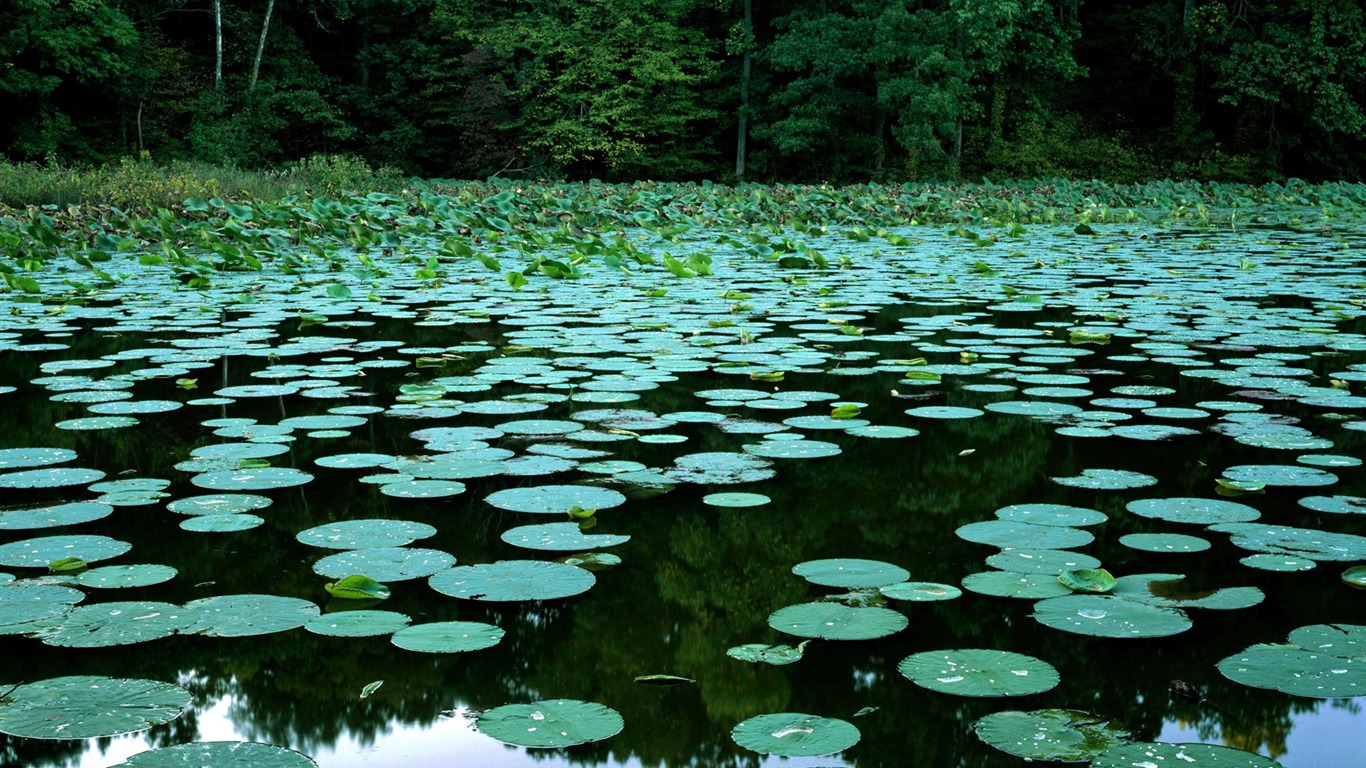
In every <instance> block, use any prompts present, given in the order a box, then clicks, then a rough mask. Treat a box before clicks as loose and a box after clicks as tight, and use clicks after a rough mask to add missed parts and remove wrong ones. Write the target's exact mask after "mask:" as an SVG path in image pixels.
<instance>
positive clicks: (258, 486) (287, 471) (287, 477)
mask: <svg viewBox="0 0 1366 768" xmlns="http://www.w3.org/2000/svg"><path fill="white" fill-rule="evenodd" d="M312 479H313V475H311V474H309V473H307V472H304V471H303V470H299V469H293V468H291V467H262V468H260V469H233V470H223V471H219V472H204V473H202V474H198V475H195V476H194V477H191V478H190V482H191V483H193V484H194V485H197V486H199V487H200V488H208V489H210V490H215V491H264V490H270V489H273V488H293V487H294V486H297V485H303V484H305V483H307V482H309V481H311V480H312Z"/></svg>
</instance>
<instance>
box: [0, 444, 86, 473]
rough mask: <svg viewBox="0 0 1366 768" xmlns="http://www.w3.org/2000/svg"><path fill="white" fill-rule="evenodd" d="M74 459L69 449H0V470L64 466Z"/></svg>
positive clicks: (73, 454) (74, 455) (72, 452)
mask: <svg viewBox="0 0 1366 768" xmlns="http://www.w3.org/2000/svg"><path fill="white" fill-rule="evenodd" d="M75 458H76V452H75V451H73V450H71V449H69V448H4V449H0V469H23V468H25V467H46V466H50V465H52V464H65V463H66V462H68V461H73V460H75Z"/></svg>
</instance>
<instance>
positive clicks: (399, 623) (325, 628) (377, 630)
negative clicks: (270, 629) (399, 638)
mask: <svg viewBox="0 0 1366 768" xmlns="http://www.w3.org/2000/svg"><path fill="white" fill-rule="evenodd" d="M411 621H412V619H411V618H409V617H408V616H405V615H404V614H401V613H395V612H393V611H372V610H359V611H337V612H334V613H324V614H322V615H320V616H314V617H313V618H311V619H309V620H308V622H307V623H305V624H304V629H306V630H308V631H309V632H312V633H313V634H315V635H326V636H328V637H377V636H379V635H392V634H393V633H395V632H397V631H399V630H400V629H403V628H404V627H406V626H408V623H409V622H411Z"/></svg>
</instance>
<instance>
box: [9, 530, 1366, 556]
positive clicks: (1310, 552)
mask: <svg viewBox="0 0 1366 768" xmlns="http://www.w3.org/2000/svg"><path fill="white" fill-rule="evenodd" d="M1209 530H1211V531H1216V532H1218V533H1229V534H1233V535H1232V537H1231V538H1230V539H1229V540H1230V541H1232V542H1233V545H1234V546H1236V547H1241V548H1242V549H1246V550H1251V551H1253V552H1263V553H1266V554H1269V555H1290V556H1292V557H1302V558H1305V559H1308V560H1320V561H1328V562H1350V561H1353V560H1366V537H1361V536H1356V535H1353V534H1350V533H1331V532H1329V531H1318V530H1313V529H1310V528H1294V527H1291V526H1285V525H1262V524H1260V523H1223V524H1221V525H1214V526H1210V529H1209ZM0 549H3V548H0ZM0 564H3V561H0Z"/></svg>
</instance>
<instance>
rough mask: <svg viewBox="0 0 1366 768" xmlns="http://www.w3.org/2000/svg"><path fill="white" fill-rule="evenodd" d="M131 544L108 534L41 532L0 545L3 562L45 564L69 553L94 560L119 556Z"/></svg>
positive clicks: (22, 565) (24, 565)
mask: <svg viewBox="0 0 1366 768" xmlns="http://www.w3.org/2000/svg"><path fill="white" fill-rule="evenodd" d="M132 548H133V545H132V544H129V543H128V542H126V541H119V540H118V539H111V538H109V537H108V536H42V537H39V538H36V539H23V540H22V541H12V542H10V543H8V544H5V545H4V546H0V565H8V566H14V567H16V568H46V567H47V566H48V564H49V563H51V562H52V561H54V560H62V559H64V558H68V557H74V558H79V559H81V560H84V561H86V562H88V563H93V562H96V561H97V560H108V559H109V558H111V557H118V556H119V555H122V554H124V553H125V552H127V551H128V550H130V549H132Z"/></svg>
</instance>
